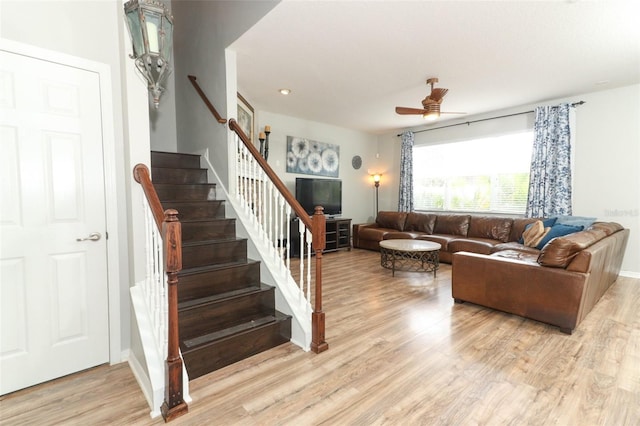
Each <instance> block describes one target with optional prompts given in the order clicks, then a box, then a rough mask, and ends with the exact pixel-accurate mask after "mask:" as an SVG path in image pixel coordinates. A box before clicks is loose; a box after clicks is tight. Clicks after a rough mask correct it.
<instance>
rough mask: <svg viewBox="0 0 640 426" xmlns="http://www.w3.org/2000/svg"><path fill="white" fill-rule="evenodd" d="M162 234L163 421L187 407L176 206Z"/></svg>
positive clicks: (179, 226)
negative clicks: (165, 309)
mask: <svg viewBox="0 0 640 426" xmlns="http://www.w3.org/2000/svg"><path fill="white" fill-rule="evenodd" d="M162 236H163V241H164V267H165V271H166V273H167V296H168V303H169V347H168V351H167V362H166V368H165V376H166V380H165V383H166V385H165V397H164V403H163V404H162V408H161V411H162V417H164V421H165V422H168V421H170V420H173V419H174V418H176V417H179V416H181V415H183V414H186V413H187V411H189V407H188V406H187V403H186V402H184V399H183V393H182V358H181V357H180V341H179V336H178V272H180V270H181V269H182V244H181V242H182V227H181V224H180V222H179V221H178V212H177V211H176V210H173V209H168V210H166V211H165V212H164V221H163V222H162Z"/></svg>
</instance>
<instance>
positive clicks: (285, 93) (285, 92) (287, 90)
mask: <svg viewBox="0 0 640 426" xmlns="http://www.w3.org/2000/svg"><path fill="white" fill-rule="evenodd" d="M278 92H280V94H281V95H285V96H286V95H288V94H289V93H291V89H280V90H278Z"/></svg>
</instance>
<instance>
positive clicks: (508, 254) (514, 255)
mask: <svg viewBox="0 0 640 426" xmlns="http://www.w3.org/2000/svg"><path fill="white" fill-rule="evenodd" d="M491 256H493V257H500V258H504V259H517V260H520V261H523V262H527V263H531V264H537V260H538V251H535V252H524V251H520V250H502V251H499V252H496V253H493V254H492V255H491Z"/></svg>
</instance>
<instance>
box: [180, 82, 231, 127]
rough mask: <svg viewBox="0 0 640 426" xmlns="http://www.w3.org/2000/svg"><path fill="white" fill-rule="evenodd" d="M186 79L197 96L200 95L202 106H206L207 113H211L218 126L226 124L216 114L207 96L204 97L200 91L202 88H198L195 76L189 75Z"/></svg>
mask: <svg viewBox="0 0 640 426" xmlns="http://www.w3.org/2000/svg"><path fill="white" fill-rule="evenodd" d="M187 77H188V78H189V81H190V82H191V84H193V87H195V89H196V92H198V95H200V97H201V98H202V100H203V101H204V104H205V105H206V106H207V108H209V111H211V114H213V116H214V117H215V118H216V120H217V121H218V123H220V124H224V123H226V122H227V120H226V119H225V118H222V116H221V115H220V114H219V113H218V111H217V110H216V108H215V107H214V106H213V104H212V103H211V102H210V101H209V98H207V95H205V94H204V92H203V91H202V88H201V87H200V85H199V84H198V82H197V81H196V76H195V75H189V76H187Z"/></svg>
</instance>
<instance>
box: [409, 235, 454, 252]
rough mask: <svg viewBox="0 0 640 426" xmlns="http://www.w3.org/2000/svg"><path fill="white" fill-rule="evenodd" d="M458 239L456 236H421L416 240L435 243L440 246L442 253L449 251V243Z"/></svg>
mask: <svg viewBox="0 0 640 426" xmlns="http://www.w3.org/2000/svg"><path fill="white" fill-rule="evenodd" d="M455 239H456V237H455V236H454V235H437V234H432V235H427V234H423V235H420V236H419V237H418V238H416V240H424V241H432V242H434V243H438V244H440V253H442V252H443V251H444V252H447V251H449V241H451V240H455Z"/></svg>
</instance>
